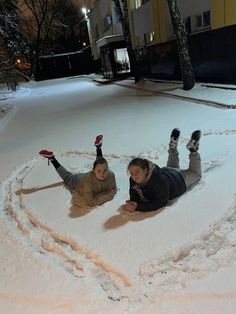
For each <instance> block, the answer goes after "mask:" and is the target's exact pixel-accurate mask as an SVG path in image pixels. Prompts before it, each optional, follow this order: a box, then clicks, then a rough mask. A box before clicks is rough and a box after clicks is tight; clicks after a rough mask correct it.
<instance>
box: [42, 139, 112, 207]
mask: <svg viewBox="0 0 236 314" xmlns="http://www.w3.org/2000/svg"><path fill="white" fill-rule="evenodd" d="M102 140H103V136H102V135H98V136H97V137H96V140H95V144H94V145H95V146H96V151H97V157H96V160H95V161H94V163H93V168H92V170H91V171H89V172H87V173H77V174H73V173H71V172H69V171H68V170H66V169H65V168H64V167H63V166H62V165H61V164H60V163H59V162H58V160H57V159H56V158H55V156H54V154H53V152H52V151H48V150H41V151H40V152H39V154H40V155H41V156H43V157H46V158H48V160H49V161H50V162H51V163H52V164H53V166H54V168H55V169H56V171H57V173H58V174H59V176H60V177H61V178H62V180H63V181H64V183H65V185H66V186H67V187H68V189H69V190H70V191H71V192H72V197H73V199H77V202H79V203H81V204H79V205H81V206H82V203H83V202H84V203H85V206H88V207H94V206H99V205H102V204H104V203H106V202H108V201H111V200H112V199H113V197H114V195H115V193H116V190H117V187H116V179H115V175H114V173H113V172H112V171H111V170H109V168H108V162H107V160H106V159H105V158H104V157H103V154H102ZM78 200H79V201H78Z"/></svg>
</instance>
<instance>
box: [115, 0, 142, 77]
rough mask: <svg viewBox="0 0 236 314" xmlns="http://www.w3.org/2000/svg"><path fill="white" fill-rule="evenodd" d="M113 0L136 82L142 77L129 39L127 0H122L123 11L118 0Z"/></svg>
mask: <svg viewBox="0 0 236 314" xmlns="http://www.w3.org/2000/svg"><path fill="white" fill-rule="evenodd" d="M113 1H114V3H115V5H116V9H117V14H118V16H119V20H120V22H121V25H122V30H123V35H124V38H125V42H126V47H127V52H128V55H129V61H130V68H131V72H132V73H133V75H134V79H135V83H137V82H139V81H140V80H141V79H142V76H141V74H140V72H139V67H138V63H137V59H136V55H135V52H134V50H133V47H132V40H131V35H130V27H129V13H128V7H127V0H122V6H123V11H122V8H121V4H120V0H113Z"/></svg>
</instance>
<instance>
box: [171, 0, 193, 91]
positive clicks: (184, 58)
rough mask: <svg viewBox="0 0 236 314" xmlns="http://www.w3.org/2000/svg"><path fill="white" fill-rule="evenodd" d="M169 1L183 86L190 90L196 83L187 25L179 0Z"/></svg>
mask: <svg viewBox="0 0 236 314" xmlns="http://www.w3.org/2000/svg"><path fill="white" fill-rule="evenodd" d="M167 3H168V7H169V12H170V17H171V21H172V25H173V29H174V33H175V36H176V40H177V45H178V51H179V60H180V67H181V72H182V80H183V88H184V89H185V90H190V89H192V88H193V87H194V85H195V79H194V73H193V68H192V63H191V60H190V56H189V49H188V40H187V35H186V31H185V25H184V23H183V20H182V18H181V15H180V12H179V8H178V4H177V0H167Z"/></svg>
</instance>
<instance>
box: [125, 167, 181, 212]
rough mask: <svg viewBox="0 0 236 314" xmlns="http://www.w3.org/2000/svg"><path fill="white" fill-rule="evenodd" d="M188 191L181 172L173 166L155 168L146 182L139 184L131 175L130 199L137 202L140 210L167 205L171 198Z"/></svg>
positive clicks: (154, 208)
mask: <svg viewBox="0 0 236 314" xmlns="http://www.w3.org/2000/svg"><path fill="white" fill-rule="evenodd" d="M185 191H186V185H185V182H184V179H183V177H182V176H181V174H180V173H179V172H178V171H177V170H175V169H173V168H167V167H164V168H160V167H158V166H157V165H155V164H154V169H153V170H152V173H151V175H150V177H149V179H148V181H147V182H146V183H145V184H137V183H136V182H135V181H134V180H133V179H132V178H131V177H130V189H129V193H130V200H131V201H133V202H137V204H138V206H137V208H136V210H138V211H150V210H156V209H158V208H161V207H163V206H165V205H166V204H167V203H168V201H169V200H172V199H174V198H176V197H177V196H180V195H181V194H183V193H184V192H185Z"/></svg>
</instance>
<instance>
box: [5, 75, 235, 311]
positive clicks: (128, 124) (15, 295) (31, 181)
mask: <svg viewBox="0 0 236 314" xmlns="http://www.w3.org/2000/svg"><path fill="white" fill-rule="evenodd" d="M204 85H206V84H204ZM228 87H229V88H230V89H222V88H217V86H215V85H213V84H211V88H208V87H206V86H203V85H201V84H197V85H196V87H195V88H194V89H193V90H191V91H188V92H185V91H182V90H181V85H180V84H173V83H172V84H171V83H166V82H155V83H154V82H147V81H146V82H141V83H140V84H139V85H135V84H134V83H133V81H131V80H126V81H121V82H117V83H114V84H109V85H99V84H97V83H95V82H93V81H92V79H91V78H85V77H84V78H79V77H75V78H65V79H58V80H51V81H44V82H30V83H28V84H23V85H22V86H21V87H20V89H19V90H18V91H17V92H16V93H9V92H7V91H5V90H3V89H1V90H0V165H1V171H0V184H1V185H0V188H1V191H0V218H1V219H0V260H1V267H0V279H1V280H0V313H4V314H8V313H10V314H19V313H27V314H28V313H30V314H31V313H33V314H38V313H40V314H42V313H46V314H47V313H55V314H58V313H63V314H75V313H76V314H77V313H102V314H103V313H126V314H133V313H134V314H136V313H158V314H159V313H161V314H165V313H166V314H172V313H173V314H185V313H186V314H189V313H194V314H195V313H204V314H205V313H206V314H211V313H212V314H213V313H214V314H217V313H224V314H232V313H235V312H236V280H235V279H236V275H235V274H236V263H235V260H236V250H235V245H236V198H235V192H236V180H235V175H236V168H235V159H236V145H235V143H236V121H235V120H236V110H234V109H229V107H231V108H234V105H235V104H236V90H234V86H228ZM199 100H200V101H199ZM217 105H221V107H220V106H219V107H216V106H217ZM174 127H179V128H180V129H181V140H180V144H179V152H180V157H181V165H182V167H183V168H184V167H187V165H188V152H187V150H186V148H185V145H186V142H187V141H188V139H189V136H190V135H191V132H192V131H193V130H195V129H199V128H200V129H201V130H202V132H203V136H202V139H201V143H200V152H201V156H202V167H203V178H202V180H201V182H200V183H199V184H198V185H197V186H195V187H194V188H193V189H192V190H191V191H189V192H187V193H186V194H185V195H183V196H182V197H180V198H179V199H178V200H176V201H175V202H174V203H173V204H170V205H169V206H166V207H165V208H163V210H160V211H154V212H149V213H138V212H135V213H128V212H126V211H125V210H124V209H123V208H122V204H123V203H124V201H125V200H126V199H127V198H128V174H127V170H126V169H127V164H128V162H129V160H130V159H131V158H132V157H133V156H142V157H146V158H149V159H151V160H152V161H154V162H156V163H158V164H159V165H160V166H164V165H165V162H166V158H167V147H168V142H169V136H170V132H171V130H172V128H174ZM97 134H103V135H104V144H103V152H104V155H105V156H106V157H107V159H108V161H109V166H110V168H111V169H112V170H113V171H114V172H115V174H116V178H117V183H118V193H117V195H116V196H115V198H114V200H112V201H111V202H108V203H106V204H104V205H103V206H100V207H97V208H94V209H90V210H87V211H81V210H79V209H78V208H73V207H71V202H70V201H71V195H70V193H69V192H68V190H66V189H65V188H64V187H63V185H62V182H61V179H60V178H59V177H58V175H57V174H56V172H55V170H54V168H53V167H52V166H48V165H47V161H46V160H44V159H43V158H41V157H39V155H38V151H39V150H41V149H51V150H53V151H54V153H55V154H56V156H57V157H58V160H59V161H60V162H61V163H62V164H63V165H64V166H65V167H66V168H68V169H69V170H71V171H72V172H77V171H87V170H89V169H91V165H92V163H93V160H94V157H95V152H94V146H93V142H94V138H95V136H96V135H97Z"/></svg>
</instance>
